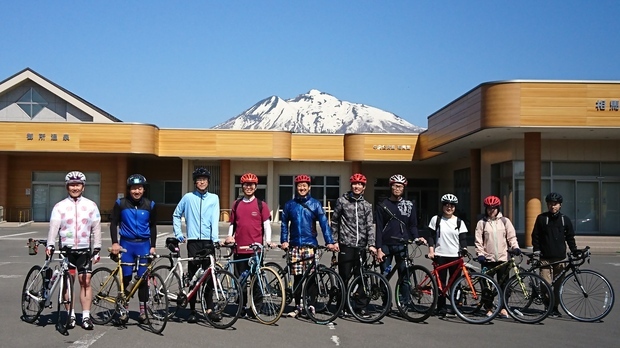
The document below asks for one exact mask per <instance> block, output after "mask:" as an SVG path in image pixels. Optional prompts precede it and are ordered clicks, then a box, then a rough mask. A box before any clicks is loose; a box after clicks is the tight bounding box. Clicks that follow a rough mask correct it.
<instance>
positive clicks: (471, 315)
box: [450, 273, 502, 324]
mask: <svg viewBox="0 0 620 348" xmlns="http://www.w3.org/2000/svg"><path fill="white" fill-rule="evenodd" d="M470 280H471V283H470ZM501 294H502V292H501V290H500V287H499V285H498V284H497V282H496V281H495V279H493V278H491V277H489V276H488V275H486V274H482V273H470V274H469V279H468V278H467V277H466V276H461V277H459V278H458V279H457V280H456V281H455V282H454V284H452V287H451V288H450V302H451V304H452V308H453V309H454V312H455V313H456V315H457V316H458V317H459V318H461V319H462V320H464V321H466V322H468V323H470V324H484V323H488V322H489V321H491V320H493V319H494V318H495V317H496V316H497V315H498V314H499V311H500V310H501V309H502V296H501ZM487 314H488V315H487Z"/></svg>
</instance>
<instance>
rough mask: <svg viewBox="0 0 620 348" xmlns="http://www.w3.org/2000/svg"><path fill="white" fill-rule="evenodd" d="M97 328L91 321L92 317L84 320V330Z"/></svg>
mask: <svg viewBox="0 0 620 348" xmlns="http://www.w3.org/2000/svg"><path fill="white" fill-rule="evenodd" d="M94 327H95V325H93V322H92V321H91V320H90V317H86V318H84V319H82V329H84V330H92V329H93V328H94Z"/></svg>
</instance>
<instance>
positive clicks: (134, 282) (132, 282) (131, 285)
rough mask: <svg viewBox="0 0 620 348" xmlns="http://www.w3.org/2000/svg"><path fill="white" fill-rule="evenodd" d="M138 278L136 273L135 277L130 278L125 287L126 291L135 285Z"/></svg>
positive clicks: (129, 290)
mask: <svg viewBox="0 0 620 348" xmlns="http://www.w3.org/2000/svg"><path fill="white" fill-rule="evenodd" d="M138 279H140V277H138V276H137V275H136V276H135V277H133V278H131V281H130V282H129V284H128V285H127V289H126V291H127V292H131V290H132V289H133V287H134V286H136V283H137V282H138Z"/></svg>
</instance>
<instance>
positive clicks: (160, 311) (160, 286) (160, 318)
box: [145, 273, 170, 334]
mask: <svg viewBox="0 0 620 348" xmlns="http://www.w3.org/2000/svg"><path fill="white" fill-rule="evenodd" d="M147 281H148V287H149V298H148V300H147V301H146V308H145V312H146V317H147V318H148V325H149V327H150V328H151V331H153V332H154V333H156V334H160V333H161V332H162V331H164V329H165V328H166V323H167V322H168V318H169V316H168V315H169V312H168V311H169V309H170V307H169V304H168V296H167V294H168V290H167V289H166V285H165V284H164V280H163V279H162V278H161V276H160V275H159V274H157V273H151V274H149V276H148V277H147Z"/></svg>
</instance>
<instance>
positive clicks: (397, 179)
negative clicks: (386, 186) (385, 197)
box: [390, 174, 407, 186]
mask: <svg viewBox="0 0 620 348" xmlns="http://www.w3.org/2000/svg"><path fill="white" fill-rule="evenodd" d="M393 184H403V185H405V186H407V178H405V177H404V176H402V175H400V174H394V175H392V176H391V177H390V186H392V185H393Z"/></svg>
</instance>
